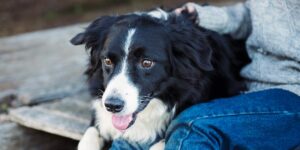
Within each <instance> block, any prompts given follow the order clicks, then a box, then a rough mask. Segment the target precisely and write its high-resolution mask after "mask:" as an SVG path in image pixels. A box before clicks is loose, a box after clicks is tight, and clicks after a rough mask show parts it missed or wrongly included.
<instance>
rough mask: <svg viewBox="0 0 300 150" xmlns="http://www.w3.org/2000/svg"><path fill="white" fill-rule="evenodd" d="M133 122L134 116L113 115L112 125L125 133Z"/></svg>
mask: <svg viewBox="0 0 300 150" xmlns="http://www.w3.org/2000/svg"><path fill="white" fill-rule="evenodd" d="M131 121H132V115H131V114H130V115H125V116H118V115H112V124H113V125H114V127H115V128H117V129H118V130H121V131H124V130H126V129H127V128H128V126H129V123H130V122H131Z"/></svg>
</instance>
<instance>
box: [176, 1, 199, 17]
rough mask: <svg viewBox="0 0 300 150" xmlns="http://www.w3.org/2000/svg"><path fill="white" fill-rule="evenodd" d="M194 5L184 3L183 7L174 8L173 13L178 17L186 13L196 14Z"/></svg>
mask: <svg viewBox="0 0 300 150" xmlns="http://www.w3.org/2000/svg"><path fill="white" fill-rule="evenodd" d="M195 5H196V4H195V3H191V2H189V3H186V4H185V5H183V6H182V7H179V8H176V9H175V10H174V12H175V14H176V15H180V14H182V13H183V12H187V13H189V14H194V13H197V12H196V8H195Z"/></svg>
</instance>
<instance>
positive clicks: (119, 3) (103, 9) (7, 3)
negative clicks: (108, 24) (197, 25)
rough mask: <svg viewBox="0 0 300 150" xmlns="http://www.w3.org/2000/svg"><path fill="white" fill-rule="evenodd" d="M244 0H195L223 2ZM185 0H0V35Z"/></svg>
mask: <svg viewBox="0 0 300 150" xmlns="http://www.w3.org/2000/svg"><path fill="white" fill-rule="evenodd" d="M237 1H241V0H196V1H194V2H197V3H209V4H214V5H224V4H228V3H235V2H237ZM186 2H187V1H184V0H0V37H2V36H8V35H14V34H19V33H23V32H30V31H34V30H40V29H45V28H52V27H57V26H65V25H69V24H74V23H79V22H87V21H91V20H93V19H95V18H97V17H99V16H101V15H105V14H121V13H125V12H130V11H137V10H147V9H150V8H155V7H158V6H164V7H167V8H175V7H178V6H180V5H182V4H184V3H186Z"/></svg>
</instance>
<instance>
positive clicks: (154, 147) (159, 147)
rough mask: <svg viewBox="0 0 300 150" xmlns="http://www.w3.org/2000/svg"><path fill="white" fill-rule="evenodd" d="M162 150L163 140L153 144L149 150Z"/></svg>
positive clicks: (163, 147)
mask: <svg viewBox="0 0 300 150" xmlns="http://www.w3.org/2000/svg"><path fill="white" fill-rule="evenodd" d="M164 149H165V140H164V139H163V140H160V141H159V142H157V143H155V144H153V145H152V146H151V147H150V149H149V150H164Z"/></svg>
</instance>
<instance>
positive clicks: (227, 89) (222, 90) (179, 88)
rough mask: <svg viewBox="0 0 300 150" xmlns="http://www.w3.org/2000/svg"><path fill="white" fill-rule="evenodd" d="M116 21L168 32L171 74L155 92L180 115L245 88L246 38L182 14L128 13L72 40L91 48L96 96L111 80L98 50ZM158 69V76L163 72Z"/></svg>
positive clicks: (98, 23) (97, 23)
mask: <svg viewBox="0 0 300 150" xmlns="http://www.w3.org/2000/svg"><path fill="white" fill-rule="evenodd" d="M114 25H123V26H128V27H136V26H145V27H158V28H159V30H161V31H160V33H162V34H161V35H157V36H164V38H163V39H164V41H162V42H164V43H165V44H166V45H167V47H166V49H165V51H166V52H167V54H168V63H167V64H164V65H165V66H164V68H165V70H166V74H167V77H166V78H162V79H161V81H160V82H159V84H158V85H154V86H155V88H154V89H155V90H153V91H151V97H155V98H159V99H161V100H162V101H163V103H164V104H165V105H167V106H168V108H170V109H171V108H173V107H174V106H175V104H176V114H178V113H180V112H181V111H182V110H184V109H186V108H187V107H189V106H191V105H194V104H196V103H201V102H205V101H209V100H212V99H215V98H219V97H228V96H233V95H236V94H238V93H239V92H240V91H243V90H246V87H245V84H244V82H243V79H242V78H241V77H240V75H239V72H240V69H241V67H242V66H244V65H245V64H247V63H248V62H249V58H248V57H247V54H246V51H245V45H244V44H245V42H244V41H234V40H232V39H231V38H230V36H226V35H220V34H218V33H216V32H213V31H210V30H208V29H204V28H202V27H199V26H198V25H196V24H194V23H193V21H191V20H189V19H188V18H187V17H185V16H182V15H181V16H177V15H170V16H169V18H168V19H167V20H161V19H157V18H153V17H151V16H148V15H140V14H139V15H137V14H128V15H121V16H104V17H101V18H99V19H97V20H95V21H94V22H92V23H91V25H89V26H88V28H87V29H86V30H85V32H83V33H80V34H78V35H77V36H76V37H74V38H73V39H72V40H71V42H72V43H73V44H74V45H79V44H85V45H86V48H87V49H90V62H89V65H88V69H87V70H86V72H85V73H86V75H87V76H88V78H89V80H88V82H89V87H90V91H91V94H92V95H95V96H99V94H101V93H100V91H104V90H105V87H106V85H107V82H108V81H106V80H105V79H104V77H103V72H104V71H105V68H103V65H102V62H101V58H100V55H101V51H102V49H103V47H104V44H105V41H106V40H107V39H108V38H109V37H108V34H109V32H111V28H112V26H114ZM149 34H151V33H149ZM149 44H156V43H149ZM156 73H157V74H158V75H159V73H160V72H156ZM145 107H146V106H145ZM100 128H101V124H100ZM137 132H138V131H137Z"/></svg>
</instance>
